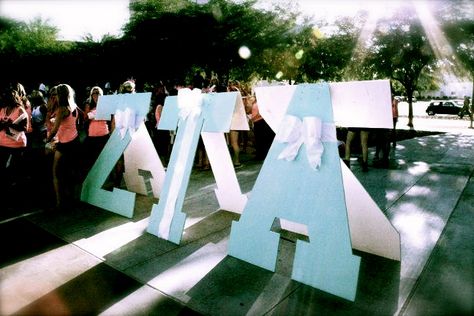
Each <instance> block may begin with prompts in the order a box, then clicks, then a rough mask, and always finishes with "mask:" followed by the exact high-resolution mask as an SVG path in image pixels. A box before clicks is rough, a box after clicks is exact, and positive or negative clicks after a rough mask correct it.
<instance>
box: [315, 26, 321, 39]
mask: <svg viewBox="0 0 474 316" xmlns="http://www.w3.org/2000/svg"><path fill="white" fill-rule="evenodd" d="M313 36H314V37H316V38H317V39H321V38H323V37H324V34H323V32H321V30H320V29H319V28H317V27H314V28H313Z"/></svg>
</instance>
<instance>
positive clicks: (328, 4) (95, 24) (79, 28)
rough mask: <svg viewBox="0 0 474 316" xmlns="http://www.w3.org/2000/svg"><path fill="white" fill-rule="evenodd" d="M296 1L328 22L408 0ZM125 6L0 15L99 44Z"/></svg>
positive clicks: (104, 2) (29, 4) (29, 8)
mask: <svg viewBox="0 0 474 316" xmlns="http://www.w3.org/2000/svg"><path fill="white" fill-rule="evenodd" d="M170 1H172V0H170ZM196 1H197V2H198V3H202V2H205V1H206V0H196ZM274 1H279V0H261V2H262V3H263V5H262V7H265V4H270V3H273V2H274ZM280 1H287V0H280ZM297 1H298V4H299V7H300V9H301V11H302V12H303V13H304V14H305V15H314V16H316V17H325V18H327V19H328V20H331V19H334V17H336V16H339V15H344V16H350V15H354V14H355V13H356V12H357V11H358V10H361V9H365V10H369V11H370V12H371V13H372V14H374V15H377V16H378V17H383V16H384V15H387V14H390V13H391V12H393V11H394V9H395V8H396V7H397V6H400V5H401V4H403V3H406V2H407V1H408V0H331V1H328V0H297ZM128 4H129V0H0V14H1V15H2V16H7V17H9V18H13V19H15V20H19V21H25V22H29V21H31V20H32V19H34V18H35V17H41V18H42V19H43V20H48V21H49V23H50V24H51V25H54V26H56V27H58V28H59V38H60V39H63V40H81V39H83V38H84V36H85V35H86V34H91V35H92V37H93V38H94V40H100V39H101V38H102V36H103V35H106V34H110V35H115V36H120V35H121V28H122V26H124V25H125V24H126V23H127V22H128V20H129V15H130V13H129V10H128ZM267 6H268V5H267Z"/></svg>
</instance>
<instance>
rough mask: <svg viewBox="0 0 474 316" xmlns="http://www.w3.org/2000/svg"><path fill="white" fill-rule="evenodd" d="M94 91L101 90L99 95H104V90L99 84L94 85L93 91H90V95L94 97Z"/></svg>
mask: <svg viewBox="0 0 474 316" xmlns="http://www.w3.org/2000/svg"><path fill="white" fill-rule="evenodd" d="M94 91H97V92H99V95H104V91H103V90H102V88H101V87H99V86H94V87H92V88H91V91H90V93H89V96H91V97H92V95H93V94H94Z"/></svg>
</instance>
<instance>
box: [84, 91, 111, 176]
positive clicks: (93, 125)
mask: <svg viewBox="0 0 474 316" xmlns="http://www.w3.org/2000/svg"><path fill="white" fill-rule="evenodd" d="M102 95H104V92H103V90H102V88H100V87H98V86H95V87H92V89H91V92H90V95H89V98H88V99H87V101H86V106H85V109H84V120H85V122H86V123H88V125H89V127H88V129H87V138H86V140H85V150H86V157H87V158H86V162H85V163H86V172H88V171H89V169H90V168H91V167H92V165H93V164H94V162H95V161H96V160H97V157H99V154H100V152H101V151H102V149H103V148H104V146H105V144H106V143H107V141H108V140H109V135H110V130H109V125H108V122H107V121H106V120H97V119H96V118H95V115H96V112H97V102H98V100H99V97H100V96H102Z"/></svg>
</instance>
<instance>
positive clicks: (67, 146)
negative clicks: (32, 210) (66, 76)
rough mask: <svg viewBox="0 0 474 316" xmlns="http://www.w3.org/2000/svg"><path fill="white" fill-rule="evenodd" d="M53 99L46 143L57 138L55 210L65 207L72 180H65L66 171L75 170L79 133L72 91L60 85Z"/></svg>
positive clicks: (54, 166) (54, 171)
mask: <svg viewBox="0 0 474 316" xmlns="http://www.w3.org/2000/svg"><path fill="white" fill-rule="evenodd" d="M51 97H53V98H55V100H53V102H55V103H56V112H55V116H54V117H55V120H54V125H53V127H52V129H51V131H50V133H49V134H48V137H47V139H46V142H48V143H49V142H50V141H52V140H53V139H54V137H55V136H56V137H57V143H56V145H55V152H54V158H53V187H54V192H55V194H56V208H57V209H63V208H64V207H65V202H66V197H67V196H68V191H71V189H72V188H71V187H68V185H71V186H72V184H71V180H72V179H67V178H66V174H69V173H66V171H69V172H70V171H71V170H74V169H75V168H76V166H75V165H74V157H75V156H76V154H77V153H78V148H79V146H80V141H79V133H78V131H77V125H76V124H77V123H76V120H77V117H78V110H77V105H76V102H75V101H74V90H73V89H72V88H71V87H70V86H69V85H67V84H60V85H58V86H57V87H56V94H51Z"/></svg>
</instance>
